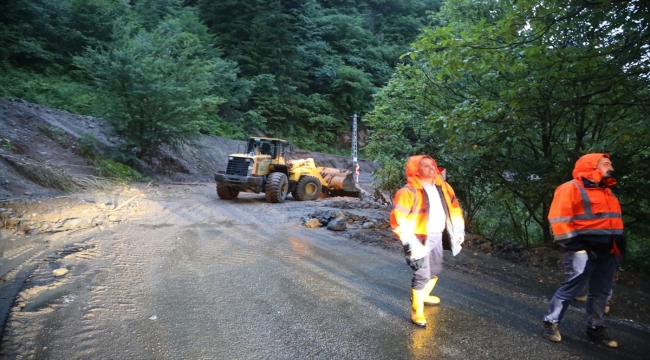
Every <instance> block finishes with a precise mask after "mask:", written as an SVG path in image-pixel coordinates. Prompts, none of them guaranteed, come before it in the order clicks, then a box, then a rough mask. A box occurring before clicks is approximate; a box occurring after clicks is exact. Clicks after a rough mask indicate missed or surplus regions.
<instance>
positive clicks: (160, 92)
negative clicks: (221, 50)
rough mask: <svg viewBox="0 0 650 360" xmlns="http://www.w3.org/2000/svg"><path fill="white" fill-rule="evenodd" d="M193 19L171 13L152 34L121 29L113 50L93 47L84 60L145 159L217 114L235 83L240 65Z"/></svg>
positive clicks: (117, 123) (121, 131)
mask: <svg viewBox="0 0 650 360" xmlns="http://www.w3.org/2000/svg"><path fill="white" fill-rule="evenodd" d="M186 16H187V17H189V18H187V17H186V18H183V17H181V18H176V19H174V18H168V19H167V20H163V21H162V22H160V23H159V24H158V25H157V26H156V28H155V29H154V30H152V31H147V30H145V29H142V28H136V27H129V26H123V27H118V28H116V29H117V30H116V35H115V40H114V41H113V42H112V44H111V46H110V47H106V48H99V49H88V50H87V51H86V52H84V54H83V55H82V56H78V57H76V60H77V63H78V65H79V66H80V67H81V68H83V69H84V70H86V71H87V72H88V73H89V74H90V75H91V76H92V78H93V80H94V81H95V83H96V84H97V86H98V87H99V89H100V90H101V91H102V92H103V93H105V94H108V95H109V98H110V99H111V103H110V108H109V109H108V118H109V119H110V120H111V122H112V123H113V125H114V127H115V130H116V132H117V134H118V135H120V136H122V137H123V138H125V139H127V140H128V143H127V146H129V148H131V149H132V150H133V151H135V152H136V153H137V155H138V156H139V157H146V156H149V155H152V154H153V153H154V152H155V151H156V150H157V149H158V146H160V145H161V144H171V145H176V144H178V143H179V142H182V141H184V140H185V139H186V138H188V137H189V136H191V135H193V134H197V133H198V132H199V130H200V129H202V128H210V127H211V126H213V125H212V123H214V122H215V120H216V119H218V118H219V116H218V113H219V107H220V106H221V105H223V104H225V103H227V102H228V101H229V97H230V96H231V91H227V90H228V89H232V88H233V87H234V86H237V85H239V84H236V80H235V78H236V76H235V75H236V67H235V65H234V64H233V63H231V62H228V61H225V60H222V59H220V58H218V57H216V52H214V51H213V50H212V49H211V48H210V47H209V46H206V44H205V43H204V42H203V41H202V39H201V37H200V36H197V34H194V33H191V32H189V31H188V30H189V29H188V27H187V26H185V25H186V22H188V21H189V22H191V17H192V16H193V15H191V14H186Z"/></svg>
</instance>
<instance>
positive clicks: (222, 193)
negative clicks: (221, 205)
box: [217, 184, 239, 200]
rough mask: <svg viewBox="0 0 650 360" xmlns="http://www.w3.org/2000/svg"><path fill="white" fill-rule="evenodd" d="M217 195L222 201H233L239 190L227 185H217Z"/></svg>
mask: <svg viewBox="0 0 650 360" xmlns="http://www.w3.org/2000/svg"><path fill="white" fill-rule="evenodd" d="M217 195H219V199H222V200H233V199H235V198H237V195H239V190H238V189H235V188H232V187H230V186H228V185H224V184H217Z"/></svg>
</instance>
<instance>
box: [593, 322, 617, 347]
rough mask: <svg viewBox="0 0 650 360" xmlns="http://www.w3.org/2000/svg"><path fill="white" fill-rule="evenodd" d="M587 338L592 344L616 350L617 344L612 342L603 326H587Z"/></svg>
mask: <svg viewBox="0 0 650 360" xmlns="http://www.w3.org/2000/svg"><path fill="white" fill-rule="evenodd" d="M587 336H589V338H590V339H591V340H593V341H594V342H596V343H598V344H600V345H604V346H607V347H608V348H617V347H618V342H616V341H615V340H612V339H611V338H610V337H609V335H607V332H606V331H605V327H604V326H587Z"/></svg>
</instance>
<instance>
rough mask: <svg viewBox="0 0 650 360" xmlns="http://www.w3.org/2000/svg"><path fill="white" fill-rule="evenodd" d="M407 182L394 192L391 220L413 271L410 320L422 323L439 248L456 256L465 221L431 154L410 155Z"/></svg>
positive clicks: (437, 269)
mask: <svg viewBox="0 0 650 360" xmlns="http://www.w3.org/2000/svg"><path fill="white" fill-rule="evenodd" d="M406 182H407V183H406V186H405V187H403V188H401V189H400V190H398V191H397V193H396V194H395V199H394V200H393V210H392V211H391V213H390V224H391V227H392V229H393V232H394V233H395V234H397V236H398V238H399V240H400V241H401V242H402V245H403V247H404V255H405V257H406V263H407V264H408V265H409V266H410V267H411V269H413V279H412V281H411V296H412V297H411V309H412V310H411V321H413V323H415V324H416V325H419V326H426V323H427V320H426V318H425V317H424V304H428V305H436V304H439V303H440V299H439V298H438V297H437V296H431V295H430V294H431V291H432V290H433V287H434V286H435V285H436V282H437V281H438V276H437V275H438V274H439V273H440V271H441V270H442V251H443V249H445V250H451V251H452V252H453V255H454V256H455V255H456V254H458V252H459V251H460V249H461V244H462V243H463V241H464V240H465V222H464V220H463V211H462V209H461V207H460V204H459V203H458V199H457V198H456V195H455V194H454V190H453V189H452V188H451V186H449V184H448V183H447V182H446V181H445V180H444V178H443V176H442V173H441V172H440V169H438V167H437V165H436V162H435V161H434V160H433V158H432V157H430V156H427V155H416V156H411V157H410V158H409V159H408V161H407V162H406Z"/></svg>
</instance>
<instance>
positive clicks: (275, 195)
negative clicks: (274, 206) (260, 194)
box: [265, 172, 289, 203]
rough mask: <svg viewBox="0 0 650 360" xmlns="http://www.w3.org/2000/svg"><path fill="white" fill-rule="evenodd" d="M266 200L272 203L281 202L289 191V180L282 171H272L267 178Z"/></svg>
mask: <svg viewBox="0 0 650 360" xmlns="http://www.w3.org/2000/svg"><path fill="white" fill-rule="evenodd" d="M265 192H266V201H268V202H270V203H281V202H284V199H286V197H287V193H288V192H289V180H288V179H287V176H286V175H284V174H283V173H281V172H273V173H270V174H269V176H268V177H267V178H266V190H265Z"/></svg>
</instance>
